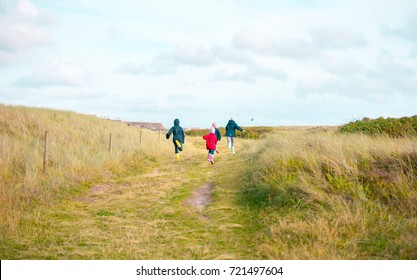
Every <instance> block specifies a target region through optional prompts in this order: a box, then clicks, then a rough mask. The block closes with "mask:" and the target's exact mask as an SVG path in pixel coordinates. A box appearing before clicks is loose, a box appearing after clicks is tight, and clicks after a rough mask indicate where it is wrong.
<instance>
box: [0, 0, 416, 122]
mask: <svg viewBox="0 0 417 280" xmlns="http://www.w3.org/2000/svg"><path fill="white" fill-rule="evenodd" d="M0 77H1V78H0V103H3V104H13V105H24V106H33V107H47V108H55V109H63V110H71V111H76V112H79V113H86V114H93V115H97V116H100V117H109V118H113V119H122V120H131V121H155V122H162V123H163V124H164V125H165V126H166V127H170V126H171V125H172V122H173V120H174V118H179V119H180V120H181V124H182V126H184V127H209V126H210V125H211V123H212V122H217V123H218V125H219V126H224V125H225V124H226V123H227V121H228V119H229V118H230V117H233V118H234V119H235V120H236V122H237V123H238V124H239V125H244V126H247V125H272V126H280V125H339V124H343V123H346V122H349V121H352V120H356V119H361V118H363V117H371V118H373V117H379V116H383V117H401V116H411V115H416V114H417V109H416V108H417V4H416V3H415V1H404V0H396V1H393V0H382V1H357V0H353V1H324V0H323V1H319V0H317V1H288V0H287V1H271V0H270V1H262V0H260V1H247V0H246V1H237V0H235V1H231V0H225V1H213V0H212V1H191V0H190V1H161V0H156V1H127V0H119V1H116V2H115V1H107V0H103V1H80V0H75V1H54V0H43V1H41V0H32V1H29V0H0ZM252 119H253V120H252Z"/></svg>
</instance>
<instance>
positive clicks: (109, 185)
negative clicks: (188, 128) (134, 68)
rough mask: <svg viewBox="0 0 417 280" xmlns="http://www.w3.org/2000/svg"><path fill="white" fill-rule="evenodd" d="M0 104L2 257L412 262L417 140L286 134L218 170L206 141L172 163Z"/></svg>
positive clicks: (131, 140) (151, 144)
mask: <svg viewBox="0 0 417 280" xmlns="http://www.w3.org/2000/svg"><path fill="white" fill-rule="evenodd" d="M0 106H1V108H0V109H1V111H0V135H1V138H0V159H1V161H0V165H1V169H0V178H1V186H0V190H1V193H0V203H1V205H2V209H1V210H0V219H1V231H0V233H1V236H0V256H1V258H2V259H15V258H16V259H22V258H24V259H417V255H416V252H417V237H416V235H415V232H416V231H417V214H416V213H417V208H416V207H417V183H416V182H417V178H416V177H417V164H416V162H417V140H416V139H415V138H399V139H392V138H389V137H382V136H379V137H370V136H363V135H349V134H340V133H338V132H337V131H336V129H335V128H311V127H305V128H296V129H295V128H291V129H290V128H285V129H284V128H280V129H277V130H276V132H275V133H272V134H269V135H268V136H267V137H266V139H262V140H242V139H237V144H236V145H237V147H236V151H237V154H236V155H234V156H232V155H231V153H230V151H229V150H228V149H227V148H226V147H225V145H226V144H225V141H223V140H222V142H220V151H221V152H220V154H219V155H216V158H215V161H216V163H215V164H214V165H211V164H209V163H208V162H207V160H206V150H205V145H204V141H203V140H202V139H201V137H188V138H187V141H186V144H185V150H184V152H183V153H182V154H181V158H182V159H181V161H179V162H177V161H176V160H175V157H174V154H173V146H172V142H171V140H166V139H165V137H164V134H162V135H161V139H160V142H159V141H158V138H159V136H158V133H157V132H151V131H143V132H142V133H143V135H142V138H143V142H142V144H140V143H139V134H140V130H138V129H136V128H131V127H127V126H126V125H123V124H121V123H117V122H110V121H108V120H102V119H98V118H96V117H93V116H85V115H79V114H75V113H71V112H60V111H54V110H45V109H31V108H23V107H10V106H2V105H0ZM44 130H48V131H49V132H50V140H51V142H50V146H49V151H50V153H49V155H50V157H49V159H50V161H49V165H48V166H47V167H48V168H47V172H46V173H45V174H43V173H42V152H43V151H42V149H43V139H42V137H43V133H44ZM110 133H112V135H113V144H114V145H113V149H112V152H111V153H109V152H108V138H109V134H110ZM206 184H210V186H212V191H213V192H212V194H211V202H210V204H209V205H208V206H207V207H205V208H198V207H193V205H190V203H186V202H187V201H188V200H189V198H190V195H191V194H193V193H195V190H196V189H198V188H199V187H200V186H204V185H206Z"/></svg>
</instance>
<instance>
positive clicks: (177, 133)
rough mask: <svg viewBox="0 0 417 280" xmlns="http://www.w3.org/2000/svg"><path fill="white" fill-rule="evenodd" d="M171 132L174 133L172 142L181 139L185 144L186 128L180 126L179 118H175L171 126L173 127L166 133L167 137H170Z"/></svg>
mask: <svg viewBox="0 0 417 280" xmlns="http://www.w3.org/2000/svg"><path fill="white" fill-rule="evenodd" d="M171 134H173V137H172V142H175V140H178V141H180V143H181V144H184V140H185V134H184V130H183V129H182V127H181V126H180V120H179V119H175V120H174V126H173V127H171V129H170V130H169V131H168V133H167V134H166V138H167V139H169V137H170V136H171Z"/></svg>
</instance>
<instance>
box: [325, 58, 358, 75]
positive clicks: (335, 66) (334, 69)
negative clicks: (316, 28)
mask: <svg viewBox="0 0 417 280" xmlns="http://www.w3.org/2000/svg"><path fill="white" fill-rule="evenodd" d="M320 65H321V66H322V67H323V68H324V69H325V70H327V71H329V72H330V73H333V74H335V75H338V76H351V75H357V74H359V73H360V72H361V71H363V70H364V66H363V65H362V64H361V63H360V62H359V61H357V59H356V58H355V57H353V56H351V55H347V54H344V53H331V54H326V55H324V56H323V57H322V58H321V59H320Z"/></svg>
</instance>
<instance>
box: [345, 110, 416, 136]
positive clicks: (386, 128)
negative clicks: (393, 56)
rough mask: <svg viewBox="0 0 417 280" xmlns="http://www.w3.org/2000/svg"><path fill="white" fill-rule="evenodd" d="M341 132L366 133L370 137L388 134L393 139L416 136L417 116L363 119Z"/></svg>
mask: <svg viewBox="0 0 417 280" xmlns="http://www.w3.org/2000/svg"><path fill="white" fill-rule="evenodd" d="M340 131H341V132H348V133H358V132H359V133H364V134H369V135H379V134H387V135H389V136H392V137H404V136H416V135H417V115H415V116H412V117H402V118H386V119H385V118H383V117H380V118H377V119H370V118H363V119H362V120H357V121H355V122H350V123H347V124H345V125H343V126H342V127H341V128H340Z"/></svg>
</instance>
